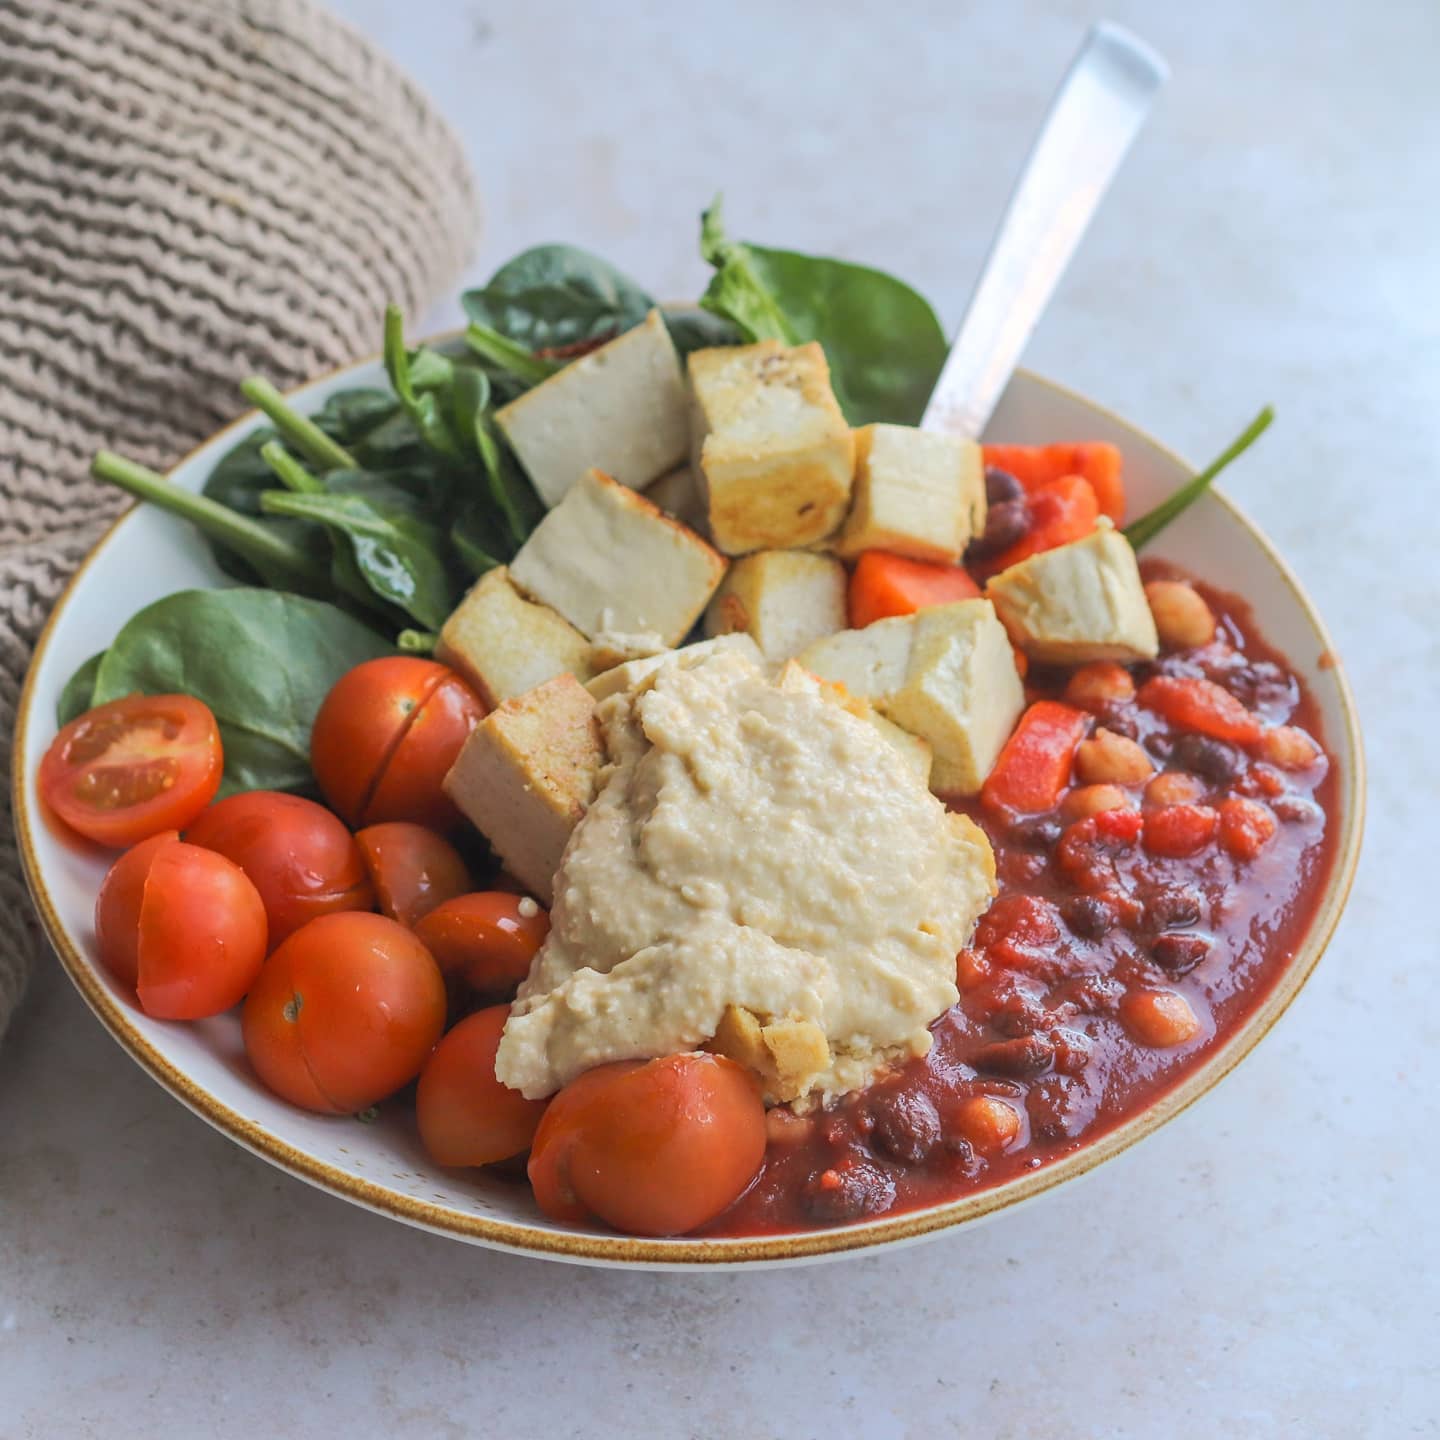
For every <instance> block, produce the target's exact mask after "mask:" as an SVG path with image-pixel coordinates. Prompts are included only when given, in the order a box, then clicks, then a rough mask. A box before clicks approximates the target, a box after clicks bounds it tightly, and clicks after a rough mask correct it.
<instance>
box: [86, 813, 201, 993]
mask: <svg viewBox="0 0 1440 1440" xmlns="http://www.w3.org/2000/svg"><path fill="white" fill-rule="evenodd" d="M179 839H180V832H179V831H178V830H166V831H163V832H162V833H161V834H159V835H152V836H151V837H150V838H149V839H148V840H142V841H141V842H140V843H139V844H138V845H136V846H134V847H133V848H132V849H130V850H127V851H126V852H125V853H124V854H123V855H122V856H121V857H120V858H119V859H118V860H117V861H116V862H115V863H114V864H113V865H112V866H111V867H110V868H109V870H107V871H106V872H105V878H104V880H102V881H101V882H100V891H99V894H97V895H96V896H95V943H96V947H97V948H98V949H99V951H100V959H101V961H102V962H103V963H104V965H105V968H106V969H107V970H109V971H110V973H111V974H112V975H114V977H115V978H116V979H117V980H123V981H124V982H125V984H127V985H128V986H130V988H131V989H132V990H133V989H134V988H135V984H136V982H137V981H138V980H139V979H140V906H141V904H142V903H143V901H144V899H145V877H146V876H147V875H149V873H150V862H151V861H152V860H154V858H155V855H156V852H157V851H159V850H160V849H162V848H163V847H164V846H166V845H174V844H175V843H176V842H177V841H178V840H179Z"/></svg>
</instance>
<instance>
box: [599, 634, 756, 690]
mask: <svg viewBox="0 0 1440 1440" xmlns="http://www.w3.org/2000/svg"><path fill="white" fill-rule="evenodd" d="M725 651H729V652H730V653H732V654H737V655H743V656H744V657H745V658H746V659H747V660H753V661H754V662H755V663H756V664H757V665H759V664H760V663H761V662H762V660H763V659H764V657H763V656H762V655H761V654H760V651H759V648H758V647H757V646H756V644H755V642H754V641H753V640H752V639H751V638H750V637H749V636H748V635H719V636H717V637H716V638H715V639H714V640H701V641H700V642H699V643H698V644H695V645H686V646H685V647H684V648H683V649H681V650H666V651H665V652H664V653H663V654H660V655H647V656H644V657H643V658H641V659H639V660H627V661H626V662H625V663H624V664H623V665H616V666H615V667H614V668H613V669H611V670H606V671H605V672H604V673H603V674H601V675H597V676H596V677H595V678H594V679H593V680H591V681H590V682H589V683H588V684H587V685H586V687H585V688H586V689H587V690H588V691H589V692H590V695H591V698H592V699H594V700H595V702H596V703H597V704H598V703H599V702H600V701H601V700H608V699H609V698H610V697H611V696H612V695H619V694H621V693H622V692H623V691H626V690H633V689H634V688H635V687H636V686H637V685H639V684H640V683H641V682H642V681H645V680H648V679H649V678H650V677H651V676H652V675H653V674H654V673H655V672H656V671H657V670H658V669H659V668H660V667H661V666H662V665H664V664H665V663H666V661H668V660H676V661H678V662H679V663H680V664H681V665H693V664H694V663H696V661H699V660H703V659H704V658H705V657H706V656H707V655H714V654H717V653H723V652H725Z"/></svg>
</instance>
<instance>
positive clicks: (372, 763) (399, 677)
mask: <svg viewBox="0 0 1440 1440" xmlns="http://www.w3.org/2000/svg"><path fill="white" fill-rule="evenodd" d="M484 714H485V707H484V705H482V704H481V702H480V699H479V697H478V696H477V695H476V694H475V692H474V691H473V690H471V689H470V687H469V686H468V685H467V684H466V683H465V682H464V681H463V680H462V679H461V678H460V677H459V675H457V674H456V673H455V672H454V671H453V670H450V669H447V668H446V667H445V666H444V665H440V664H437V663H436V662H435V661H434V660H422V659H419V658H417V657H416V656H413V655H391V656H385V657H382V658H381V659H378V660H367V661H365V662H364V663H363V664H361V665H357V666H356V667H355V668H354V669H353V670H350V671H348V672H347V673H346V674H344V675H342V676H341V677H340V679H339V680H337V681H336V682H335V685H334V686H333V688H332V689H331V691H330V693H329V694H328V695H327V696H326V697H325V701H324V703H323V704H322V705H321V707H320V712H319V714H318V715H316V717H315V725H314V729H313V730H312V732H311V736H310V763H311V766H312V767H313V768H314V771H315V779H316V780H317V781H318V782H319V785H320V789H321V791H322V792H323V794H324V796H325V798H326V800H328V801H329V802H330V804H331V806H332V807H333V808H334V809H335V810H336V811H337V812H338V813H339V814H340V816H341V817H342V818H343V819H344V820H345V821H346V823H347V824H350V825H355V826H361V825H374V824H378V823H380V822H382V821H386V820H411V821H414V822H415V823H416V824H419V825H428V826H430V827H431V829H434V830H449V829H451V828H453V827H454V826H455V825H456V824H458V823H459V819H460V816H459V814H458V812H457V811H456V809H455V807H454V806H453V805H452V804H451V802H450V800H449V798H448V797H447V796H446V794H445V792H444V791H443V790H442V789H441V781H443V780H444V778H445V775H446V773H447V772H448V771H449V769H450V766H451V765H452V764H454V762H455V757H456V755H458V754H459V753H460V747H461V746H462V745H463V744H464V743H465V740H466V738H467V737H468V736H469V734H470V732H471V730H473V729H474V728H475V726H476V724H478V723H479V721H480V720H481V718H482V717H483V716H484Z"/></svg>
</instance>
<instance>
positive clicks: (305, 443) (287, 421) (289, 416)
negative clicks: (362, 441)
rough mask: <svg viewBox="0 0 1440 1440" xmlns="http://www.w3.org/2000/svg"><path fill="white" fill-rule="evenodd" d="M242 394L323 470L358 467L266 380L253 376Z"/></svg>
mask: <svg viewBox="0 0 1440 1440" xmlns="http://www.w3.org/2000/svg"><path fill="white" fill-rule="evenodd" d="M240 393H241V394H242V395H243V396H244V397H245V398H246V399H247V400H248V401H249V402H250V403H251V404H252V405H254V406H256V407H257V408H258V409H259V410H261V411H263V412H264V414H265V415H266V416H267V417H268V418H269V420H270V423H271V424H272V425H274V427H275V428H276V429H277V430H278V431H279V432H280V434H281V436H282V437H283V438H284V440H285V442H286V444H288V445H289V446H290V448H291V449H292V450H296V451H298V452H299V453H300V454H301V455H302V456H303V457H304V458H305V459H306V460H308V461H310V463H311V464H312V465H318V466H319V467H320V469H322V470H334V469H337V468H338V469H343V468H346V467H350V466H353V465H354V464H355V457H354V456H353V455H351V454H350V453H349V451H347V450H346V449H345V447H344V446H343V445H341V444H339V443H338V442H337V441H335V440H334V439H332V438H331V437H330V436H329V435H327V434H326V433H325V432H324V431H323V430H322V429H321V428H320V427H319V426H318V425H317V424H316V423H315V422H314V421H313V420H311V419H309V418H308V417H307V416H304V415H302V414H301V413H300V412H299V411H298V410H296V409H295V407H294V406H293V405H291V404H290V402H289V401H288V400H287V399H286V398H285V397H284V396H283V395H282V394H281V393H280V392H279V391H278V390H277V389H276V388H275V387H274V386H273V385H272V384H271V383H270V382H269V381H268V380H266V379H264V378H263V377H262V376H259V375H252V376H251V377H250V378H249V379H248V380H242V381H241V382H240Z"/></svg>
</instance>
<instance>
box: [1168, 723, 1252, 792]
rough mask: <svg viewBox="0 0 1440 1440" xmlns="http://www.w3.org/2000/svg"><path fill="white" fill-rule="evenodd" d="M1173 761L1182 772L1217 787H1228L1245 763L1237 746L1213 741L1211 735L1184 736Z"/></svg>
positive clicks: (1179, 742) (1174, 751) (1177, 746)
mask: <svg viewBox="0 0 1440 1440" xmlns="http://www.w3.org/2000/svg"><path fill="white" fill-rule="evenodd" d="M1170 758H1171V759H1172V760H1173V761H1174V762H1175V764H1176V765H1178V766H1179V767H1180V768H1181V769H1182V770H1189V771H1190V772H1191V774H1193V775H1198V776H1200V778H1201V779H1202V780H1209V781H1210V782H1211V783H1212V784H1215V785H1228V784H1229V783H1230V782H1231V781H1232V780H1233V779H1234V778H1235V777H1236V776H1237V775H1238V774H1239V773H1240V771H1241V770H1242V769H1243V768H1244V764H1245V762H1244V761H1243V760H1242V759H1241V758H1240V752H1239V751H1238V750H1236V749H1235V747H1234V746H1233V745H1227V744H1226V743H1225V742H1224V741H1223V740H1213V739H1211V737H1210V736H1209V735H1181V736H1180V737H1179V739H1177V740H1176V742H1175V749H1174V750H1173V751H1172V752H1171V755H1170Z"/></svg>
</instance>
